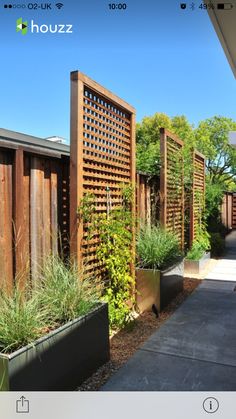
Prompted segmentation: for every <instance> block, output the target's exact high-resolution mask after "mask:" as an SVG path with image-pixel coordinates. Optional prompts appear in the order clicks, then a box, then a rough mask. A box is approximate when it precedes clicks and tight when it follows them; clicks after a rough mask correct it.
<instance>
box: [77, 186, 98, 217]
mask: <svg viewBox="0 0 236 419" xmlns="http://www.w3.org/2000/svg"><path fill="white" fill-rule="evenodd" d="M94 201H95V196H94V195H93V194H91V193H88V194H86V195H84V196H83V198H82V199H81V201H80V206H79V207H78V208H77V215H78V217H79V219H82V218H83V221H84V223H89V222H90V221H91V217H92V215H93V213H94V211H95V205H94Z"/></svg>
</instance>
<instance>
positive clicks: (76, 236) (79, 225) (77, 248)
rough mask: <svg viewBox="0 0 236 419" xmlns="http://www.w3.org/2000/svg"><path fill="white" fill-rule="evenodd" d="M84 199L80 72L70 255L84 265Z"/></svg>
mask: <svg viewBox="0 0 236 419" xmlns="http://www.w3.org/2000/svg"><path fill="white" fill-rule="evenodd" d="M82 198H83V83H82V81H81V80H80V79H79V77H78V72H77V71H75V72H73V73H71V143H70V255H71V257H72V258H74V259H75V260H76V261H77V263H78V265H79V266H81V263H82V253H81V243H82V239H83V222H82V220H79V219H78V213H77V211H78V207H79V206H80V202H81V199H82Z"/></svg>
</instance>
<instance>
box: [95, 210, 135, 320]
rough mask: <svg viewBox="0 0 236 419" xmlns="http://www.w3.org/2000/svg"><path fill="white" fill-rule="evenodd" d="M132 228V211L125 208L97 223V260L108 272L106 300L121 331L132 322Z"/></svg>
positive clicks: (111, 315) (110, 314)
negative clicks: (98, 241)
mask: <svg viewBox="0 0 236 419" xmlns="http://www.w3.org/2000/svg"><path fill="white" fill-rule="evenodd" d="M131 225H132V215H131V212H130V211H128V210H124V209H122V208H120V209H118V210H117V211H112V212H111V213H110V215H109V217H108V218H107V217H106V215H105V214H104V215H103V216H101V217H100V219H99V220H98V221H97V231H98V232H99V238H100V244H99V246H98V248H97V257H98V259H99V260H100V261H101V262H102V264H103V265H104V267H105V269H106V272H105V287H104V296H103V298H104V300H105V301H107V302H108V304H109V321H110V326H111V327H112V328H121V327H123V326H125V325H127V324H128V323H129V322H130V321H131V320H132V289H133V286H134V281H133V278H132V276H131V273H130V264H131V263H132V261H133V254H132V251H131V245H132V231H131ZM128 301H129V302H130V303H131V306H130V305H128V304H127V303H128Z"/></svg>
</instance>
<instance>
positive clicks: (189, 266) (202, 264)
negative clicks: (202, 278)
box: [184, 252, 211, 276]
mask: <svg viewBox="0 0 236 419" xmlns="http://www.w3.org/2000/svg"><path fill="white" fill-rule="evenodd" d="M210 258H211V254H210V252H207V253H205V254H204V255H203V257H202V258H201V259H200V260H188V259H185V261H184V275H185V276H187V275H191V274H194V275H199V274H201V273H202V271H203V270H204V269H205V268H206V266H207V264H208V262H209V261H210Z"/></svg>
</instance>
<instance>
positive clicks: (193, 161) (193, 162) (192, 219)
mask: <svg viewBox="0 0 236 419" xmlns="http://www.w3.org/2000/svg"><path fill="white" fill-rule="evenodd" d="M192 165H193V173H192V190H191V197H190V202H189V205H190V211H189V212H190V220H189V234H190V240H189V245H190V247H191V246H192V244H193V240H194V191H195V179H194V174H195V151H194V150H193V152H192Z"/></svg>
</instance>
